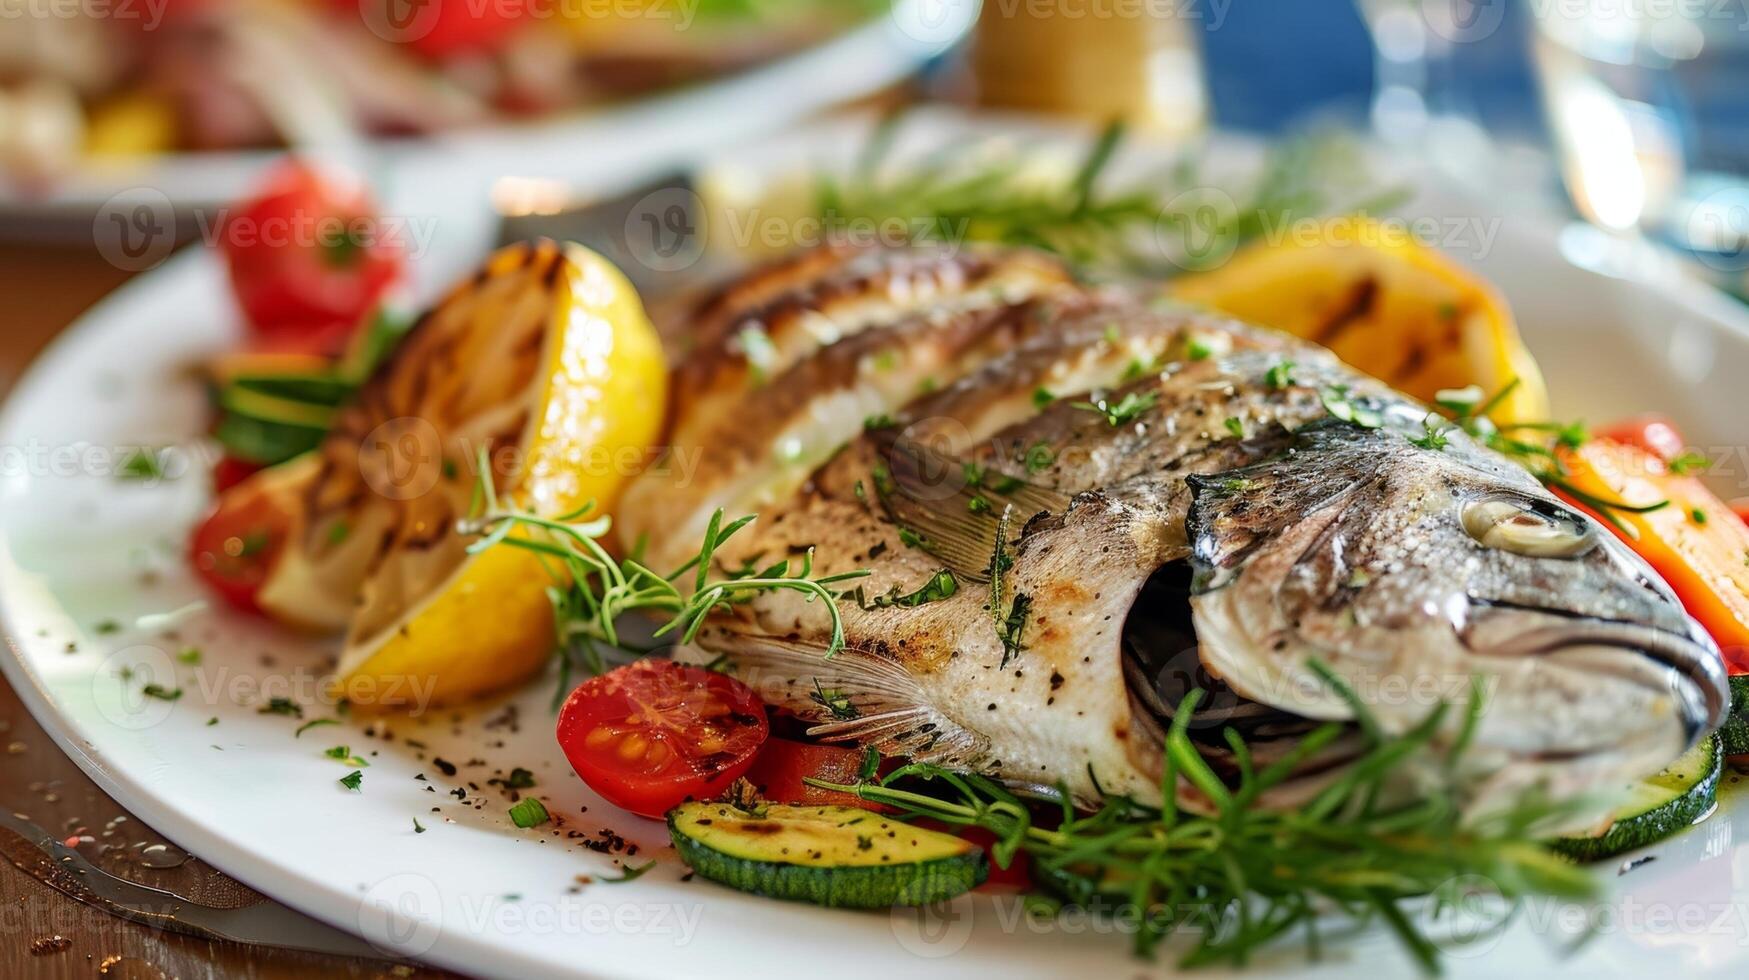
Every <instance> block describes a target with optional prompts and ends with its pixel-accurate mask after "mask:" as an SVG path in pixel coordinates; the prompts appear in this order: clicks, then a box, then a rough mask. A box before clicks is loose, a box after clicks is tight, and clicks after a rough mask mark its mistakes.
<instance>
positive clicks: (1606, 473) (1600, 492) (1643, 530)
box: [1554, 438, 1749, 674]
mask: <svg viewBox="0 0 1749 980" xmlns="http://www.w3.org/2000/svg"><path fill="white" fill-rule="evenodd" d="M1557 454H1558V458H1559V460H1560V462H1561V466H1562V468H1563V469H1564V471H1565V476H1564V480H1565V481H1566V483H1567V484H1568V485H1570V486H1571V487H1572V488H1573V489H1574V490H1577V491H1579V493H1578V494H1574V493H1570V492H1567V491H1566V490H1565V489H1563V488H1561V487H1555V488H1554V490H1555V493H1557V494H1559V495H1560V496H1561V497H1562V498H1564V499H1565V500H1566V501H1567V502H1568V503H1571V504H1573V505H1574V506H1576V507H1578V508H1579V509H1581V510H1583V511H1585V512H1586V513H1588V514H1590V515H1592V516H1593V517H1596V518H1598V519H1599V520H1600V521H1601V522H1602V523H1603V524H1604V526H1606V527H1609V528H1611V529H1612V530H1614V531H1615V533H1616V535H1617V536H1618V537H1620V538H1621V539H1622V540H1623V541H1625V542H1627V544H1628V546H1629V547H1630V548H1632V549H1633V550H1634V551H1635V552H1637V553H1638V554H1639V555H1640V557H1642V558H1644V559H1646V561H1647V562H1648V563H1649V564H1650V565H1651V566H1652V567H1653V568H1654V569H1656V570H1657V572H1658V574H1659V575H1661V576H1663V577H1664V581H1666V582H1668V583H1670V587H1671V588H1672V589H1674V590H1675V591H1676V595H1677V598H1679V599H1681V600H1682V605H1683V607H1684V608H1685V609H1687V610H1688V614H1689V615H1690V616H1693V617H1694V618H1695V620H1696V621H1698V622H1699V623H1700V624H1701V626H1703V627H1705V628H1706V630H1707V632H1708V633H1711V634H1712V637H1713V639H1714V640H1715V641H1717V642H1718V644H1719V648H1720V649H1721V650H1722V651H1723V652H1724V655H1725V666H1726V667H1727V668H1728V670H1729V672H1730V673H1732V674H1743V673H1749V525H1746V524H1744V522H1743V521H1742V520H1740V519H1738V517H1737V515H1736V513H1735V512H1734V511H1733V510H1732V508H1731V507H1730V505H1728V504H1726V503H1725V502H1724V501H1722V500H1720V499H1719V498H1718V497H1717V496H1716V495H1715V494H1714V493H1713V492H1712V491H1711V490H1708V489H1707V487H1706V485H1705V484H1703V483H1701V482H1700V481H1699V480H1698V479H1695V478H1694V477H1692V476H1688V475H1685V474H1680V473H1674V472H1671V470H1670V468H1669V467H1668V466H1666V465H1665V462H1664V460H1662V459H1660V458H1659V457H1658V456H1656V455H1654V454H1652V453H1650V452H1648V451H1646V450H1645V449H1643V448H1641V447H1640V446H1637V445H1632V444H1629V443H1627V442H1618V441H1616V440H1613V439H1608V438H1598V439H1591V440H1589V441H1587V442H1586V443H1585V444H1584V445H1581V446H1579V447H1577V448H1571V447H1562V448H1561V449H1559V450H1558V451H1557ZM1582 497H1583V498H1589V500H1590V501H1591V502H1592V503H1594V502H1596V501H1598V500H1603V501H1620V502H1621V503H1623V504H1625V505H1628V506H1629V507H1635V508H1645V507H1649V506H1652V505H1656V504H1657V503H1658V502H1659V501H1668V504H1667V505H1665V506H1663V507H1658V508H1657V509H1655V510H1639V511H1633V510H1623V509H1618V508H1600V507H1594V506H1592V505H1591V503H1588V502H1587V499H1582ZM1601 511H1607V513H1603V512H1601Z"/></svg>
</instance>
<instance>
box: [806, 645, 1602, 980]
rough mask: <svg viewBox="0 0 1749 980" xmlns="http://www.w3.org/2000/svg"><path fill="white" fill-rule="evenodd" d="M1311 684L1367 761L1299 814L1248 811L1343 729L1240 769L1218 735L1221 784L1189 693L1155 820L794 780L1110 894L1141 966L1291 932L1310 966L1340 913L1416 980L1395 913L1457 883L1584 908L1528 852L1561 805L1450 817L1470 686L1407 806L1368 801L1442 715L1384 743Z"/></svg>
mask: <svg viewBox="0 0 1749 980" xmlns="http://www.w3.org/2000/svg"><path fill="white" fill-rule="evenodd" d="M1314 669H1317V670H1318V671H1319V673H1320V675H1321V676H1322V677H1323V678H1324V680H1325V682H1326V683H1328V684H1330V685H1331V686H1332V687H1333V688H1335V689H1336V690H1337V691H1338V693H1339V694H1340V695H1341V696H1342V698H1343V700H1345V701H1346V702H1348V704H1349V706H1350V708H1351V710H1352V711H1354V713H1355V715H1356V720H1357V722H1358V723H1359V724H1358V725H1357V726H1355V727H1356V728H1357V729H1358V730H1359V731H1360V732H1361V733H1362V734H1363V735H1364V736H1365V737H1366V739H1367V741H1368V743H1369V746H1368V748H1367V749H1366V750H1365V752H1364V754H1363V755H1362V756H1361V757H1360V758H1359V759H1357V760H1355V761H1354V762H1353V763H1351V764H1350V765H1349V767H1348V768H1346V769H1345V770H1344V771H1343V772H1342V773H1341V774H1340V775H1338V776H1337V777H1336V778H1335V779H1334V780H1332V781H1331V782H1329V783H1328V785H1326V786H1325V787H1324V788H1323V789H1322V790H1321V791H1319V792H1318V793H1317V794H1316V795H1314V796H1312V797H1311V799H1310V800H1308V801H1307V802H1306V803H1305V805H1303V806H1300V807H1294V808H1287V809H1275V808H1267V809H1266V808H1262V807H1258V806H1256V801H1257V799H1258V798H1259V797H1260V796H1261V795H1262V794H1263V793H1264V792H1265V791H1267V790H1269V789H1271V788H1272V787H1275V786H1277V785H1279V784H1280V783H1281V782H1282V781H1283V780H1285V779H1287V778H1288V777H1289V776H1290V775H1291V774H1292V772H1293V771H1294V769H1295V768H1296V767H1297V766H1298V765H1299V764H1300V763H1302V762H1304V761H1305V760H1306V759H1307V758H1310V757H1311V756H1312V755H1314V754H1315V753H1317V752H1318V751H1320V750H1321V749H1323V748H1325V747H1326V746H1328V745H1329V744H1330V743H1331V742H1333V741H1334V740H1336V739H1337V738H1339V737H1341V736H1343V735H1344V733H1345V732H1347V731H1349V730H1350V729H1349V727H1348V726H1347V725H1344V724H1342V723H1337V722H1331V723H1326V724H1323V725H1321V726H1320V727H1318V728H1317V729H1314V730H1313V731H1311V732H1310V733H1308V734H1307V735H1305V736H1304V737H1303V738H1302V739H1301V740H1300V742H1299V744H1298V745H1296V746H1295V747H1294V748H1293V749H1292V750H1290V751H1289V752H1288V753H1287V754H1286V755H1285V756H1284V757H1282V758H1281V759H1278V760H1276V761H1274V762H1271V763H1270V764H1269V765H1267V766H1258V767H1254V766H1252V765H1251V764H1250V763H1249V761H1248V760H1249V759H1250V758H1251V754H1250V751H1249V749H1248V747H1247V746H1246V745H1245V743H1244V741H1243V740H1242V739H1240V738H1239V736H1238V735H1237V734H1236V733H1235V732H1233V731H1232V730H1231V729H1228V730H1227V732H1226V742H1227V745H1228V746H1229V747H1230V748H1231V749H1232V751H1233V753H1234V754H1235V755H1236V756H1237V757H1238V758H1239V759H1240V760H1241V764H1240V766H1239V771H1238V773H1237V775H1236V782H1233V783H1229V782H1227V781H1224V780H1222V779H1221V778H1220V777H1219V776H1217V775H1216V774H1215V773H1214V771H1213V770H1211V769H1210V768H1209V766H1208V764H1207V763H1206V762H1205V761H1204V759H1203V757H1202V755H1201V753H1200V752H1199V751H1198V749H1197V745H1196V742H1194V741H1193V740H1192V739H1191V738H1190V735H1189V732H1190V721H1191V718H1192V715H1193V713H1194V711H1195V708H1196V705H1197V704H1198V703H1199V701H1200V700H1201V698H1202V696H1203V692H1202V691H1193V692H1191V693H1190V694H1189V695H1188V696H1186V697H1185V699H1184V700H1183V701H1182V702H1181V703H1180V704H1179V706H1178V710H1177V712H1176V716H1175V718H1174V721H1173V724H1172V728H1171V730H1170V732H1168V734H1167V736H1166V745H1165V753H1164V762H1163V772H1162V774H1161V785H1162V787H1163V788H1164V791H1165V804H1164V805H1163V806H1160V807H1153V806H1148V805H1145V804H1142V803H1139V802H1136V801H1135V800H1132V799H1129V798H1126V797H1121V796H1107V797H1106V798H1105V799H1104V801H1103V802H1102V804H1101V805H1100V806H1099V808H1098V809H1096V810H1094V811H1093V812H1092V813H1083V812H1080V811H1078V810H1077V809H1076V808H1075V807H1074V806H1073V804H1072V803H1071V802H1070V798H1069V794H1068V793H1067V791H1066V790H1065V789H1062V788H1059V793H1058V796H1057V798H1056V799H1055V800H1054V801H1053V802H1051V803H1045V802H1042V801H1038V800H1032V801H1029V800H1028V799H1026V798H1023V797H1021V796H1018V795H1016V794H1015V792H1013V791H1012V790H1010V789H1009V788H1007V787H1005V786H1003V785H1001V784H999V783H997V782H995V781H994V780H991V779H988V778H986V777H983V776H979V775H974V774H967V773H956V772H951V771H949V770H947V769H943V768H941V767H939V766H934V765H928V764H921V763H914V764H911V765H907V766H903V767H901V768H899V769H897V770H895V771H893V772H892V773H890V774H888V775H887V776H886V777H884V778H882V779H880V780H879V781H874V782H862V783H859V784H856V785H840V784H835V783H829V782H826V781H824V780H819V779H813V778H809V779H806V780H805V782H807V783H808V784H809V785H812V786H817V787H819V788H821V789H828V790H833V791H837V792H844V793H853V794H855V795H857V796H859V797H861V798H862V799H864V800H867V801H869V802H873V803H880V804H883V805H886V806H891V807H893V808H895V809H897V810H898V811H900V814H901V815H902V816H905V817H926V818H930V819H933V820H937V821H940V822H942V823H945V824H949V825H952V826H959V827H978V828H982V829H983V830H986V831H988V832H989V833H991V834H992V835H993V836H994V837H995V838H996V841H995V844H994V846H993V849H992V853H993V855H994V859H995V862H996V864H997V865H999V866H1002V867H1007V866H1010V865H1011V864H1012V863H1013V861H1014V860H1015V856H1016V855H1017V854H1019V853H1020V852H1025V853H1026V854H1028V855H1029V856H1030V858H1031V860H1032V862H1033V864H1034V865H1035V866H1037V867H1045V868H1049V869H1050V870H1051V872H1052V875H1053V877H1054V878H1056V879H1057V880H1058V881H1060V882H1063V883H1065V884H1066V885H1067V886H1068V888H1069V889H1070V891H1071V893H1074V892H1079V893H1082V894H1085V895H1088V896H1095V895H1105V894H1110V893H1111V892H1112V889H1113V888H1114V887H1115V888H1116V889H1117V890H1118V891H1119V892H1120V893H1121V894H1122V895H1124V896H1125V897H1126V898H1118V899H1114V901H1117V902H1124V903H1125V904H1126V906H1127V907H1125V908H1123V909H1121V910H1120V911H1121V913H1122V914H1123V915H1124V921H1126V922H1131V923H1134V924H1135V925H1136V929H1135V933H1134V935H1135V940H1134V941H1135V946H1136V950H1137V952H1138V953H1140V954H1142V955H1149V954H1151V953H1152V952H1153V951H1154V950H1155V948H1156V947H1157V946H1158V945H1159V944H1160V943H1161V942H1162V941H1163V940H1165V939H1166V938H1167V937H1169V936H1171V935H1173V934H1175V933H1178V932H1180V931H1184V932H1188V933H1191V934H1194V935H1196V937H1197V939H1196V944H1195V945H1194V947H1193V948H1192V949H1191V950H1190V951H1189V953H1188V954H1186V956H1185V957H1184V959H1183V960H1182V961H1181V965H1183V966H1187V967H1188V966H1199V965H1209V964H1215V963H1226V964H1232V965H1235V966H1239V965H1243V964H1244V963H1246V962H1247V960H1248V959H1249V958H1250V957H1251V956H1252V955H1253V954H1254V953H1255V952H1256V951H1258V950H1259V949H1260V948H1261V947H1263V946H1265V945H1266V944H1268V943H1270V942H1272V941H1274V940H1276V939H1279V938H1281V937H1283V936H1286V935H1289V934H1291V933H1295V932H1302V931H1303V932H1304V933H1305V934H1306V936H1307V937H1308V940H1309V942H1310V944H1311V947H1312V949H1313V950H1314V951H1315V950H1316V948H1317V947H1316V942H1315V940H1316V938H1317V935H1318V918H1319V917H1320V916H1321V915H1323V914H1324V913H1325V911H1326V910H1329V909H1340V910H1342V911H1344V912H1345V913H1347V914H1348V915H1350V916H1352V917H1353V918H1355V919H1357V920H1359V921H1360V923H1361V924H1364V923H1365V922H1367V921H1381V922H1383V923H1385V924H1386V925H1387V926H1389V927H1390V928H1391V929H1392V930H1393V931H1394V932H1395V933H1396V935H1397V936H1398V938H1399V939H1400V940H1402V941H1403V942H1404V943H1405V944H1406V945H1407V946H1408V947H1409V951H1410V952H1411V953H1412V954H1413V955H1414V956H1415V957H1416V958H1417V959H1418V960H1419V961H1420V962H1421V964H1422V965H1423V967H1425V968H1427V969H1429V970H1430V971H1431V970H1433V969H1435V968H1436V967H1437V962H1436V955H1437V953H1436V948H1435V947H1434V946H1433V944H1432V942H1431V941H1429V940H1428V939H1426V938H1425V937H1423V936H1422V935H1421V934H1420V933H1418V932H1416V931H1415V930H1414V926H1413V925H1412V923H1411V920H1410V918H1409V916H1408V915H1406V914H1405V912H1404V909H1403V905H1404V903H1408V902H1414V901H1418V900H1421V899H1423V898H1425V897H1428V896H1431V897H1433V898H1434V899H1435V900H1436V901H1437V900H1440V899H1441V898H1456V897H1458V896H1456V895H1452V894H1448V891H1449V889H1451V888H1453V887H1456V885H1454V883H1462V882H1466V881H1486V882H1492V883H1493V884H1494V886H1495V887H1496V888H1498V889H1499V891H1500V893H1501V896H1502V897H1503V898H1504V899H1506V900H1507V902H1508V903H1509V904H1512V903H1516V902H1517V901H1518V900H1520V899H1522V898H1523V897H1525V896H1528V895H1537V894H1546V895H1554V896H1559V897H1562V898H1571V899H1583V898H1588V897H1590V896H1591V895H1593V894H1594V893H1595V891H1596V887H1597V886H1596V883H1595V881H1594V880H1593V879H1592V877H1591V876H1590V874H1589V873H1588V872H1586V871H1585V870H1584V869H1582V868H1579V867H1577V866H1575V865H1573V864H1571V863H1569V862H1567V861H1566V860H1565V859H1563V858H1560V857H1558V856H1556V855H1555V854H1553V853H1551V852H1549V851H1548V850H1546V849H1545V848H1544V847H1543V846H1542V845H1541V844H1540V843H1539V839H1540V838H1539V830H1540V828H1542V827H1545V826H1548V825H1549V824H1550V822H1551V821H1553V820H1558V819H1560V818H1562V817H1565V816H1568V815H1569V808H1568V807H1564V806H1562V805H1558V804H1554V803H1551V802H1548V801H1545V800H1543V799H1541V798H1540V797H1537V796H1536V794H1530V795H1528V796H1526V797H1525V798H1523V799H1522V800H1521V801H1519V802H1518V803H1516V804H1514V805H1513V806H1511V807H1510V808H1508V809H1505V810H1502V811H1498V812H1494V813H1491V814H1490V815H1489V817H1488V818H1486V819H1484V820H1466V819H1465V815H1464V812H1463V808H1462V806H1461V805H1460V797H1459V784H1458V775H1457V774H1458V773H1460V772H1461V771H1462V769H1461V767H1460V765H1459V763H1460V760H1461V757H1462V756H1463V754H1464V751H1465V747H1466V746H1467V745H1468V743H1469V740H1470V736H1471V734H1472V733H1473V732H1474V730H1475V728H1476V725H1477V723H1478V721H1479V718H1480V715H1481V706H1482V697H1481V690H1480V686H1479V685H1477V686H1476V687H1475V689H1474V690H1472V692H1471V696H1470V699H1469V702H1468V705H1467V709H1466V714H1465V717H1464V719H1463V723H1462V726H1461V727H1460V728H1459V731H1458V734H1457V736H1456V738H1455V739H1454V740H1453V741H1452V742H1451V743H1450V745H1451V747H1450V748H1449V749H1448V750H1447V752H1446V754H1445V756H1444V757H1443V758H1442V759H1439V760H1438V761H1435V762H1432V763H1430V764H1428V765H1426V767H1425V769H1426V772H1427V774H1428V776H1429V778H1428V779H1427V781H1426V783H1425V785H1423V784H1421V783H1418V784H1417V785H1418V786H1419V787H1420V788H1419V789H1418V791H1417V793H1416V795H1415V796H1414V797H1413V798H1411V799H1408V800H1403V801H1395V802H1386V801H1387V800H1390V799H1391V798H1390V795H1389V794H1388V793H1385V792H1383V790H1384V788H1385V786H1386V785H1387V784H1388V783H1390V782H1391V780H1393V779H1394V778H1397V777H1399V776H1400V774H1401V773H1402V772H1403V771H1404V770H1405V769H1407V768H1411V767H1415V766H1418V765H1419V764H1421V763H1423V762H1425V761H1426V758H1427V755H1426V753H1427V749H1428V747H1429V745H1430V744H1431V743H1433V742H1434V741H1435V740H1436V739H1438V738H1440V737H1441V733H1442V732H1446V731H1447V729H1446V728H1445V727H1442V726H1443V725H1444V722H1445V719H1446V718H1447V716H1448V715H1449V713H1450V712H1449V708H1450V705H1447V704H1442V705H1440V706H1439V707H1437V708H1435V709H1434V710H1433V711H1432V712H1430V713H1429V715H1428V717H1427V719H1426V720H1424V721H1423V722H1421V723H1420V724H1418V725H1417V726H1415V727H1414V728H1413V729H1411V730H1409V731H1407V732H1404V733H1403V734H1401V735H1398V736H1395V737H1384V736H1382V735H1381V734H1380V731H1381V729H1380V728H1379V726H1378V724H1377V722H1376V720H1375V719H1374V718H1373V717H1372V715H1371V713H1370V711H1369V710H1368V709H1367V707H1366V706H1365V705H1364V704H1363V703H1361V701H1360V700H1359V698H1358V697H1356V696H1355V695H1354V694H1353V692H1352V691H1351V690H1349V689H1348V688H1347V686H1346V685H1345V684H1343V683H1342V682H1341V681H1340V680H1338V679H1337V678H1336V677H1335V676H1334V675H1333V674H1331V673H1329V672H1328V671H1327V670H1325V669H1323V668H1322V665H1319V664H1314ZM1417 771H1420V770H1419V769H1418V770H1417ZM1180 779H1183V780H1185V781H1187V782H1189V783H1190V784H1192V785H1193V786H1195V787H1196V789H1197V790H1198V791H1199V793H1200V794H1201V795H1203V796H1204V797H1205V798H1206V799H1207V800H1208V801H1209V803H1210V805H1211V806H1212V808H1213V811H1214V812H1213V813H1211V814H1209V815H1206V816H1204V815H1200V814H1193V813H1189V812H1185V811H1183V810H1181V809H1180V808H1179V807H1178V806H1177V804H1176V803H1175V802H1174V799H1175V797H1174V789H1175V787H1176V786H1177V784H1178V782H1179V780H1180ZM1039 806H1049V807H1050V808H1051V809H1052V810H1055V811H1056V816H1057V820H1055V821H1051V822H1044V821H1037V820H1035V819H1034V810H1035V807H1039ZM1126 899H1127V901H1126ZM1508 914H1510V909H1509V910H1508Z"/></svg>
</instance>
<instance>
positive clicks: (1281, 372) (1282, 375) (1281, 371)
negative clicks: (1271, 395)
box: [1263, 360, 1294, 391]
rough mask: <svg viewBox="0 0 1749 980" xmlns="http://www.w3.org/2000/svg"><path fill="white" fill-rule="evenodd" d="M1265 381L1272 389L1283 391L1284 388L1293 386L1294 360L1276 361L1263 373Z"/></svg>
mask: <svg viewBox="0 0 1749 980" xmlns="http://www.w3.org/2000/svg"><path fill="white" fill-rule="evenodd" d="M1263 383H1264V384H1265V385H1267V386H1268V387H1269V389H1270V390H1271V391H1281V390H1282V389H1283V388H1288V387H1291V386H1292V385H1293V383H1294V362H1292V361H1286V360H1283V361H1276V362H1275V364H1273V365H1272V366H1271V367H1270V369H1269V371H1268V372H1266V373H1265V374H1264V375H1263Z"/></svg>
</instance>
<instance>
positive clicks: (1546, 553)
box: [1463, 497, 1597, 558]
mask: <svg viewBox="0 0 1749 980" xmlns="http://www.w3.org/2000/svg"><path fill="white" fill-rule="evenodd" d="M1463 525H1464V530H1465V531H1467V532H1469V535H1470V537H1472V538H1475V539H1476V540H1477V541H1479V542H1481V543H1482V544H1483V545H1484V546H1486V547H1489V548H1498V549H1500V550H1501V551H1510V552H1512V553H1513V554H1515V555H1525V556H1527V557H1530V558H1577V557H1579V556H1580V555H1582V554H1584V553H1585V552H1587V551H1589V550H1591V547H1592V546H1593V545H1594V544H1596V543H1597V542H1596V539H1595V538H1594V537H1593V536H1592V533H1591V526H1590V525H1589V524H1588V523H1586V522H1585V521H1583V520H1581V519H1580V518H1578V517H1576V516H1574V515H1573V514H1571V513H1569V512H1567V511H1566V510H1565V509H1563V508H1560V507H1557V506H1555V505H1554V504H1550V503H1548V502H1546V501H1540V500H1530V499H1516V498H1507V497H1490V498H1488V499H1486V500H1473V501H1470V502H1469V503H1467V504H1465V505H1464V509H1463Z"/></svg>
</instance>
